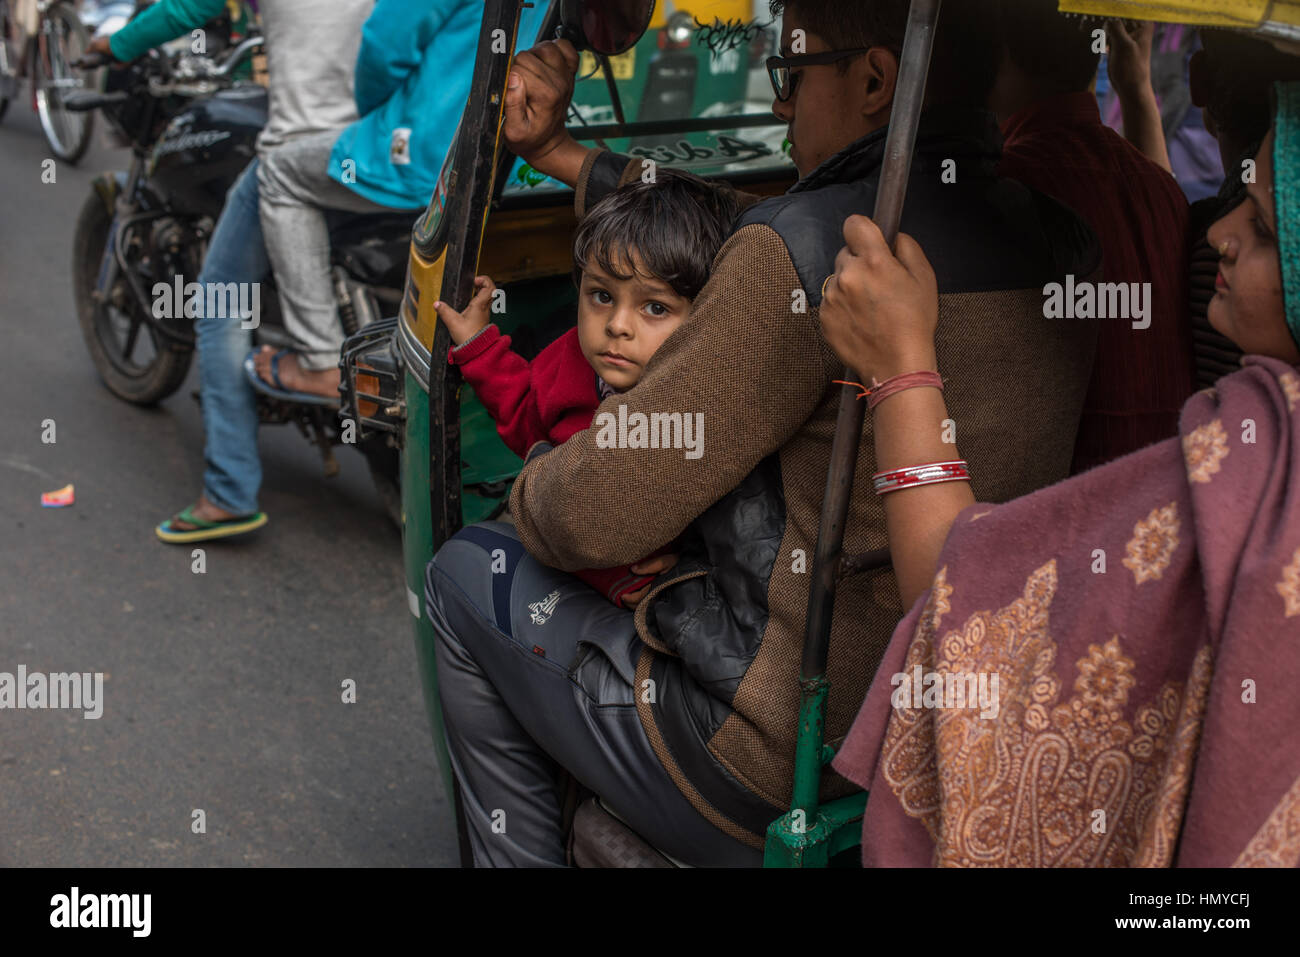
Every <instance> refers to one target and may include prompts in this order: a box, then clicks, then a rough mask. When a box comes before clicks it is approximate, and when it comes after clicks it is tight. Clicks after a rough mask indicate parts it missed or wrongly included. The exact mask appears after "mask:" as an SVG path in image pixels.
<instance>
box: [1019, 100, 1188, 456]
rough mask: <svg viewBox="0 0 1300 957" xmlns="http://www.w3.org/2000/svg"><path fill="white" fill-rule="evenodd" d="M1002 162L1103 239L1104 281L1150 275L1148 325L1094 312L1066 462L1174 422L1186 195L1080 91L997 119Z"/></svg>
mask: <svg viewBox="0 0 1300 957" xmlns="http://www.w3.org/2000/svg"><path fill="white" fill-rule="evenodd" d="M1002 133H1003V135H1004V136H1005V137H1006V142H1005V144H1004V146H1003V148H1002V164H1001V167H1000V170H999V171H1000V172H1001V173H1002V175H1003V176H1007V177H1010V178H1012V179H1018V180H1020V181H1021V182H1022V183H1025V184H1026V185H1028V186H1032V187H1033V188H1034V189H1037V190H1039V191H1040V192H1043V193H1046V194H1047V195H1048V196H1051V197H1052V198H1053V199H1055V200H1057V201H1059V202H1062V203H1064V204H1065V205H1067V206H1069V207H1071V208H1072V209H1073V210H1074V211H1075V212H1076V213H1078V214H1079V215H1080V216H1082V217H1083V219H1084V220H1085V221H1086V222H1087V223H1088V225H1089V226H1091V227H1092V230H1093V232H1095V233H1096V234H1097V239H1098V240H1100V242H1101V251H1102V272H1103V273H1104V281H1106V282H1149V283H1151V299H1150V302H1149V303H1148V306H1149V308H1150V309H1151V317H1150V318H1151V327H1150V328H1149V329H1134V328H1133V327H1132V325H1131V324H1130V323H1129V322H1127V321H1125V320H1123V319H1103V320H1101V333H1100V338H1099V339H1098V342H1097V359H1096V362H1095V363H1094V365H1093V370H1092V382H1091V384H1090V386H1089V388H1088V396H1087V399H1086V400H1085V401H1084V408H1083V418H1082V420H1081V421H1080V422H1079V435H1078V439H1077V441H1076V442H1075V447H1074V468H1073V470H1072V471H1074V472H1081V471H1083V470H1084V469H1088V468H1091V467H1093V466H1095V465H1100V464H1102V463H1103V462H1109V461H1111V460H1112V459H1116V458H1119V457H1120V456H1121V455H1127V454H1128V453H1129V452H1134V451H1136V450H1137V449H1140V448H1142V447H1144V446H1146V445H1150V444H1151V443H1153V442H1159V441H1161V440H1163V439H1167V438H1169V437H1170V436H1172V435H1174V434H1176V433H1177V431H1178V413H1179V411H1180V410H1181V409H1182V407H1183V403H1184V402H1185V401H1187V399H1188V398H1189V397H1190V396H1191V394H1192V389H1193V388H1194V384H1193V370H1194V363H1193V359H1192V341H1191V325H1190V323H1189V322H1188V320H1187V315H1188V308H1187V300H1188V278H1187V219H1188V207H1187V199H1186V198H1185V197H1184V196H1183V191H1182V190H1181V189H1179V188H1178V184H1177V182H1175V181H1174V178H1173V177H1172V176H1171V175H1169V173H1167V172H1165V171H1164V170H1163V169H1161V168H1160V167H1159V166H1157V165H1156V164H1155V163H1152V162H1151V161H1150V160H1148V159H1147V158H1146V157H1145V156H1143V155H1142V154H1141V153H1140V152H1138V150H1137V149H1135V148H1134V147H1133V146H1132V145H1131V144H1130V143H1129V142H1128V141H1127V140H1126V139H1124V138H1123V137H1122V136H1120V135H1119V134H1118V133H1116V132H1115V131H1114V130H1112V129H1110V128H1109V127H1107V126H1104V125H1103V124H1102V122H1101V116H1100V114H1099V112H1098V109H1097V100H1096V98H1095V97H1094V96H1093V95H1092V94H1091V93H1088V92H1083V93H1065V94H1061V95H1059V96H1053V97H1047V98H1046V99H1043V100H1040V101H1038V102H1037V103H1034V104H1033V105H1031V106H1029V107H1026V108H1025V109H1023V110H1021V111H1020V112H1019V113H1017V114H1016V115H1015V116H1013V117H1011V118H1010V119H1008V120H1007V122H1006V123H1005V124H1003V126H1002Z"/></svg>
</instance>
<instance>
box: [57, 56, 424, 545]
mask: <svg viewBox="0 0 1300 957" xmlns="http://www.w3.org/2000/svg"><path fill="white" fill-rule="evenodd" d="M261 43H262V38H261V37H259V36H253V37H249V38H248V39H246V40H244V41H243V42H241V43H240V44H238V45H237V46H234V47H233V48H231V49H230V50H227V51H225V53H224V55H223V56H221V57H213V56H195V55H191V54H189V53H186V52H182V53H178V54H166V53H163V52H160V51H158V50H153V51H150V52H149V53H148V54H146V55H145V56H144V57H141V58H140V59H138V60H136V61H134V62H132V63H130V64H127V65H125V66H123V67H121V68H118V69H112V70H108V71H106V72H107V77H106V79H105V83H104V89H103V90H102V91H100V92H91V91H79V92H77V93H74V94H71V95H70V96H69V97H68V98H67V107H68V109H71V110H74V111H78V112H88V111H91V110H98V111H100V112H101V113H102V114H103V116H104V117H105V119H106V120H107V122H108V123H109V125H110V126H111V127H112V128H113V130H114V131H115V132H116V133H117V134H118V136H119V138H120V139H121V140H122V141H124V142H125V143H126V144H128V145H129V146H130V149H131V165H130V168H129V170H127V171H119V172H114V173H105V174H102V175H100V176H99V177H97V178H96V179H95V181H94V183H93V188H92V191H91V193H90V195H89V196H87V197H86V200H85V202H84V203H83V205H82V207H81V211H80V214H79V216H78V218H77V224H76V229H75V234H74V239H73V253H72V274H73V291H74V300H75V303H76V309H77V320H78V322H79V323H80V326H81V332H82V337H83V338H84V339H85V342H86V347H87V349H88V350H89V352H90V356H91V359H92V361H93V362H94V364H95V368H96V370H97V371H98V372H99V375H100V378H101V379H102V380H103V382H104V385H105V386H106V387H107V388H108V390H109V391H110V392H112V393H113V394H114V395H116V396H117V397H118V398H121V399H123V400H125V401H127V402H131V403H134V404H137V405H152V404H155V403H157V402H159V401H160V400H162V399H164V398H166V397H168V396H170V395H172V394H173V393H174V392H175V391H176V390H177V389H179V388H180V387H181V385H182V383H183V382H184V381H185V377H186V374H187V373H188V371H189V367H190V362H191V360H192V358H193V354H194V348H195V337H194V329H193V326H192V324H190V323H188V322H185V321H184V318H183V317H184V315H185V312H186V310H184V309H181V310H179V314H176V313H175V312H174V311H173V310H170V309H165V310H159V309H158V308H157V302H156V299H155V297H153V296H152V295H151V291H153V290H155V287H156V285H157V284H160V283H161V284H163V285H164V286H166V287H172V286H173V285H175V286H177V287H180V290H183V289H184V285H185V283H186V282H189V281H190V280H191V279H193V280H197V278H198V276H199V272H200V268H201V267H202V264H203V256H204V251H205V249H206V247H207V243H208V240H209V238H210V237H211V235H212V230H213V228H214V227H215V225H216V221H217V219H218V218H219V216H220V214H221V208H222V205H223V203H224V200H225V196H226V193H227V191H228V190H229V188H230V187H231V185H232V184H233V183H234V182H235V180H236V178H237V177H238V176H239V174H240V173H241V172H242V171H243V170H244V168H245V167H246V166H247V165H248V163H249V162H250V161H251V160H252V159H253V158H254V156H255V155H256V146H255V144H256V139H257V135H258V133H259V132H260V131H261V129H262V127H263V126H264V125H265V124H266V120H267V91H266V89H265V87H263V86H260V85H258V84H256V83H251V82H244V81H239V80H235V79H234V78H233V76H232V75H233V74H234V73H235V71H236V69H237V67H238V66H239V65H240V64H241V62H242V61H243V60H244V59H245V58H246V57H247V56H248V55H250V54H251V53H252V52H253V51H254V50H256V49H258V48H259V47H260V46H261ZM94 58H95V55H93V54H92V55H88V57H86V58H83V60H89V61H91V62H90V65H95V66H98V65H100V63H102V62H103V61H102V59H101V60H100V61H99V62H94ZM411 222H412V219H411V216H410V215H409V214H407V213H395V214H376V215H356V214H338V215H337V216H336V215H334V214H331V215H330V225H331V233H330V238H331V271H332V278H333V282H334V288H335V296H336V301H337V302H338V307H339V316H340V318H341V320H342V323H343V328H344V331H345V333H346V334H347V335H349V336H352V335H354V334H358V333H361V332H364V331H366V330H367V327H369V326H370V325H371V324H372V323H375V322H376V321H377V320H379V319H380V318H381V316H383V315H391V314H394V313H395V312H396V310H397V306H398V305H399V304H400V302H401V296H402V285H403V282H404V279H405V269H406V252H407V246H408V243H409V239H410V231H411ZM179 277H184V281H182V280H181V279H180V278H179ZM192 288H195V289H197V286H194V287H192ZM180 290H178V292H179V291H180ZM185 295H186V296H188V295H189V293H188V292H186V293H185ZM177 298H178V299H180V298H181V296H180V295H178V296H177ZM258 302H259V304H260V309H259V316H258V320H259V321H258V324H257V326H256V328H254V329H253V330H252V337H253V342H254V345H255V346H260V345H263V344H266V345H270V346H272V347H273V348H275V349H282V348H292V346H293V343H292V340H291V338H290V336H289V334H288V332H287V331H286V329H285V328H284V325H283V322H282V320H281V317H280V310H279V297H278V294H277V293H276V290H275V280H274V276H271V277H269V278H268V280H267V281H264V282H263V283H261V288H260V289H259V290H258ZM160 312H161V313H162V314H163V315H162V317H160V316H159V315H158V313H160ZM169 314H171V317H170V318H169V317H168V315H169ZM191 314H192V313H191ZM177 320H180V321H177ZM381 361H382V360H381ZM195 398H196V399H198V398H199V395H198V393H195ZM257 401H258V418H259V421H260V422H261V423H263V424H285V423H290V422H292V423H293V424H294V425H296V426H297V428H298V429H299V431H300V432H301V433H302V434H303V436H304V438H306V439H307V440H308V441H309V442H311V443H312V444H313V445H315V446H316V448H317V449H318V450H319V452H320V454H321V457H322V460H323V463H324V468H325V474H326V475H327V476H332V475H334V474H337V472H338V470H339V465H338V462H337V460H336V459H335V457H334V451H333V450H334V447H335V446H337V445H340V444H352V445H354V447H355V448H357V449H358V450H359V451H361V452H362V454H363V455H365V457H366V460H367V463H368V465H369V468H370V472H371V475H372V477H373V479H374V482H375V486H376V488H377V490H378V492H379V494H380V498H381V499H382V500H383V503H384V507H385V511H386V512H387V513H388V515H389V516H390V518H392V519H393V520H394V521H395V522H396V523H398V524H399V525H400V516H401V496H400V492H399V489H398V476H399V469H398V461H399V459H398V449H397V442H396V438H395V437H394V436H393V435H392V434H391V433H382V432H381V433H374V432H368V433H366V434H364V435H360V436H358V434H357V433H358V430H357V427H356V423H354V422H352V421H351V420H342V421H340V419H339V416H338V407H337V405H336V404H326V405H321V404H306V403H301V402H294V401H290V400H285V399H280V398H272V397H269V396H266V395H263V394H261V393H258V397H257Z"/></svg>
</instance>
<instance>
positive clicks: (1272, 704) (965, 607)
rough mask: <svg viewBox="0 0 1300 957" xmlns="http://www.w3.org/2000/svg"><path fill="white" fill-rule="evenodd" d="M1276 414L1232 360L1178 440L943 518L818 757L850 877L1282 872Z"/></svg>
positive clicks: (1285, 676)
mask: <svg viewBox="0 0 1300 957" xmlns="http://www.w3.org/2000/svg"><path fill="white" fill-rule="evenodd" d="M1297 406H1300V375H1298V374H1297V370H1296V369H1295V368H1293V367H1291V366H1290V365H1288V364H1286V363H1284V362H1279V361H1277V360H1274V359H1266V358H1262V357H1258V356H1252V357H1249V358H1247V359H1246V360H1245V363H1244V368H1243V369H1242V371H1240V372H1237V373H1235V374H1233V375H1231V376H1227V377H1225V378H1223V379H1221V380H1220V381H1219V382H1218V383H1217V385H1216V387H1215V388H1214V389H1209V390H1206V391H1205V392H1201V393H1197V394H1196V395H1195V396H1193V397H1192V398H1191V399H1190V400H1189V401H1188V403H1187V404H1186V406H1184V408H1183V412H1182V416H1181V421H1180V427H1179V431H1180V437H1179V438H1173V439H1169V440H1168V441H1165V442H1162V443H1160V444H1158V445H1153V446H1150V447H1149V448H1146V449H1144V450H1142V451H1140V452H1137V453H1134V454H1133V455H1130V456H1127V457H1125V458H1123V459H1120V460H1118V461H1116V462H1113V463H1111V464H1109V465H1106V466H1103V467H1101V468H1098V469H1094V470H1092V471H1090V472H1086V473H1084V474H1083V475H1080V476H1078V477H1076V478H1074V479H1071V480H1069V481H1066V482H1062V483H1060V484H1058V485H1055V486H1052V487H1050V488H1047V489H1043V490H1042V491H1040V492H1037V493H1035V494H1033V495H1029V496H1026V497H1025V498H1022V499H1017V500H1015V501H1012V502H1009V503H1007V504H1005V505H975V506H972V507H971V508H969V509H967V510H965V511H964V512H962V513H961V515H960V516H959V517H958V518H957V521H956V522H955V523H954V525H953V528H952V531H951V533H950V534H949V536H948V540H947V543H946V544H945V546H944V550H943V552H942V554H941V556H940V559H939V562H938V568H939V571H938V574H937V575H936V576H935V578H934V582H933V584H932V586H931V588H930V590H929V591H928V592H927V593H926V594H925V595H923V596H922V597H921V598H920V599H919V600H918V602H917V604H916V606H915V607H914V608H913V609H912V611H911V613H910V614H909V615H908V616H907V617H906V618H905V619H904V620H903V621H902V622H901V623H900V624H899V626H898V629H897V630H896V631H895V632H894V637H893V641H892V643H891V644H890V647H889V650H888V652H887V653H886V655H885V659H884V662H883V663H882V664H881V666H880V670H879V671H878V672H877V674H876V677H875V680H874V682H873V684H872V687H871V690H870V692H869V693H868V695H867V698H866V701H865V703H864V704H863V707H862V710H861V712H860V713H859V715H858V718H857V720H856V722H855V724H854V726H853V728H852V730H851V732H850V734H849V737H848V739H847V740H846V742H845V744H844V746H843V748H842V749H841V751H840V753H839V755H838V756H837V757H836V759H835V768H836V769H837V770H838V771H839V772H840V773H841V774H844V775H845V776H846V777H848V778H851V779H852V780H854V781H856V782H857V783H858V784H859V785H861V786H862V787H865V788H867V789H868V790H869V791H870V792H871V793H870V798H869V799H868V802H867V809H866V816H865V818H864V821H863V833H862V847H863V863H864V864H865V865H867V866H925V865H939V866H1029V867H1056V866H1088V867H1093V866H1121V867H1122V866H1152V867H1164V866H1173V865H1177V866H1201V867H1204V866H1211V867H1217V866H1227V865H1236V866H1288V867H1291V866H1296V865H1297V864H1298V863H1300V411H1298V410H1297ZM954 687H956V688H957V693H956V694H953V693H952V692H953V688H954ZM963 688H965V689H968V690H969V691H970V693H969V694H965V695H963V694H962V693H961V692H962V689H963ZM977 688H978V689H979V690H981V691H984V692H985V694H984V695H983V696H981V695H979V694H976V693H975V691H976V689H977ZM989 693H993V697H994V698H995V699H996V700H995V701H993V702H990V701H989V700H988V698H989Z"/></svg>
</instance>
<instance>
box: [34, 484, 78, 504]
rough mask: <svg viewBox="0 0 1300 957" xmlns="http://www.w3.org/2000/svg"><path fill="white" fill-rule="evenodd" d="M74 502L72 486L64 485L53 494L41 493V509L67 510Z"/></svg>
mask: <svg viewBox="0 0 1300 957" xmlns="http://www.w3.org/2000/svg"><path fill="white" fill-rule="evenodd" d="M75 501H76V496H75V495H74V494H73V491H72V486H71V485H65V486H63V488H61V489H58V490H56V491H53V492H42V493H41V508H67V507H68V506H69V505H71V504H72V503H73V502H75Z"/></svg>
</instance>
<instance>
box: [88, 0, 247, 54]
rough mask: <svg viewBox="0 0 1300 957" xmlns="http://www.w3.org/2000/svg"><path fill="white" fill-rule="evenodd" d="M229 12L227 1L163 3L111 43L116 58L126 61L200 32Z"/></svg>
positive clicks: (172, 0) (123, 29) (145, 13)
mask: <svg viewBox="0 0 1300 957" xmlns="http://www.w3.org/2000/svg"><path fill="white" fill-rule="evenodd" d="M225 8H226V0H162V3H155V4H154V5H153V6H152V7H150V8H149V9H148V10H146V11H145V12H144V13H142V14H140V15H139V16H138V17H136V18H135V19H134V20H132V21H131V22H130V23H128V24H127V25H126V26H124V27H123V28H122V29H121V30H118V31H117V32H116V33H114V34H113V35H112V36H111V37H110V38H109V41H108V47H109V49H110V50H112V51H113V56H115V57H116V58H117V59H119V60H122V61H126V60H134V59H135V58H136V57H138V56H144V54H146V53H148V52H149V51H150V50H152V49H153V48H154V47H156V46H159V45H160V44H163V43H166V42H167V41H168V40H172V39H175V38H176V37H178V36H181V35H182V34H184V33H189V32H190V31H191V30H197V29H198V28H199V27H201V26H203V24H205V23H207V22H208V21H209V20H211V19H212V18H213V17H216V16H219V15H220V13H221V11H222V10H224V9H225Z"/></svg>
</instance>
